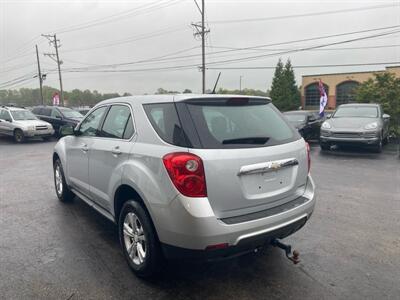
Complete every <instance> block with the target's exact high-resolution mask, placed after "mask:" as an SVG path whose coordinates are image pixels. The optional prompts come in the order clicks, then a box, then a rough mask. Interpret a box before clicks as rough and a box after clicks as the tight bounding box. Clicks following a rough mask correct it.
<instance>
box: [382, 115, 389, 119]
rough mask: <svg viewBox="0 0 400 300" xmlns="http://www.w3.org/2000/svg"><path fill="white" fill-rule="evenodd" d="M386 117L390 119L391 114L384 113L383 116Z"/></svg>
mask: <svg viewBox="0 0 400 300" xmlns="http://www.w3.org/2000/svg"><path fill="white" fill-rule="evenodd" d="M382 117H383V118H384V119H390V115H388V114H383V116H382Z"/></svg>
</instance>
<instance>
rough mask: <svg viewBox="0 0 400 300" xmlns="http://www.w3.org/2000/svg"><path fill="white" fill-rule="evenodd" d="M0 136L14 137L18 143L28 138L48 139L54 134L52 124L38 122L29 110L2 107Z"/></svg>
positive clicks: (0, 109) (0, 110)
mask: <svg viewBox="0 0 400 300" xmlns="http://www.w3.org/2000/svg"><path fill="white" fill-rule="evenodd" d="M0 134H3V135H9V136H13V137H14V140H15V141H16V142H17V143H22V142H23V141H24V140H25V139H26V138H30V137H41V138H44V139H46V138H48V137H51V136H52V135H53V134H54V129H53V127H52V126H51V124H49V123H47V122H44V121H41V120H38V118H36V116H35V115H34V114H32V113H31V112H30V111H29V110H27V109H24V108H18V107H7V106H2V107H0Z"/></svg>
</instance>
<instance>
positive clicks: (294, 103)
mask: <svg viewBox="0 0 400 300" xmlns="http://www.w3.org/2000/svg"><path fill="white" fill-rule="evenodd" d="M283 76H284V78H285V84H286V87H287V89H288V92H289V97H288V99H287V102H286V105H287V109H286V110H294V109H298V107H299V106H300V104H301V102H300V99H301V95H300V90H299V88H298V86H297V84H296V78H295V76H294V71H293V67H292V63H291V62H290V59H288V60H287V62H286V64H285V69H284V70H283Z"/></svg>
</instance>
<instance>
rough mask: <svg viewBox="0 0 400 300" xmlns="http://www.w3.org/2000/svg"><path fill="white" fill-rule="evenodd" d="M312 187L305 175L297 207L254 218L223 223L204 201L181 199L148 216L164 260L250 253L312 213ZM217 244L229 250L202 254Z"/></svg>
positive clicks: (290, 230) (207, 202) (285, 234)
mask: <svg viewBox="0 0 400 300" xmlns="http://www.w3.org/2000/svg"><path fill="white" fill-rule="evenodd" d="M314 188H315V187H314V182H313V180H312V178H311V177H310V176H309V179H308V182H307V186H306V188H305V192H304V194H303V195H302V198H304V199H305V200H304V201H303V202H302V203H301V204H296V205H295V206H292V207H287V208H285V209H283V210H281V211H276V212H274V214H267V215H265V216H264V217H263V216H261V217H260V216H258V218H256V219H254V218H252V219H249V220H246V219H242V220H241V219H238V220H237V221H238V222H236V220H235V222H233V223H232V222H227V221H226V220H225V222H224V221H223V220H222V219H218V218H217V217H216V216H215V215H214V213H213V211H212V209H211V206H210V204H209V201H208V199H207V198H196V199H194V198H186V197H182V196H178V197H177V198H176V199H175V200H174V201H173V202H172V203H171V205H170V206H169V207H168V209H165V208H164V209H161V208H160V209H157V208H153V209H152V217H153V221H154V223H155V226H156V230H157V233H158V237H159V239H160V242H161V243H162V244H163V245H164V247H163V248H164V252H165V255H166V256H167V257H172V258H174V257H177V256H179V255H183V257H187V256H189V257H191V256H193V254H194V256H197V255H200V256H203V255H204V256H205V257H206V258H207V257H209V256H211V257H214V256H220V254H221V253H222V256H230V255H234V254H235V253H240V252H246V251H248V250H250V251H251V250H253V249H254V248H256V247H258V246H262V245H263V244H265V243H268V242H269V241H270V240H271V239H273V238H283V237H286V236H288V235H290V234H292V233H293V232H295V231H297V230H298V229H300V228H301V227H302V226H303V225H304V224H305V223H306V221H307V220H308V219H309V218H310V216H311V214H312V212H313V210H314V206H315V201H316V197H315V193H314ZM218 244H228V245H229V247H228V248H227V249H221V250H207V251H205V249H206V248H207V247H209V246H213V245H218ZM182 248H183V249H182ZM199 251H200V252H199ZM203 252H205V253H203ZM185 253H186V254H185ZM196 253H197V254H196ZM199 253H202V254H199Z"/></svg>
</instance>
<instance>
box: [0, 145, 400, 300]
mask: <svg viewBox="0 0 400 300" xmlns="http://www.w3.org/2000/svg"><path fill="white" fill-rule="evenodd" d="M54 144H55V141H51V142H41V141H30V142H28V143H25V144H21V145H16V144H14V143H13V141H12V140H10V139H6V138H0V299H27V298H35V299H399V298H400V284H399V278H400V235H399V228H400V159H398V158H397V155H396V150H395V147H394V146H393V145H389V146H387V147H385V148H384V152H383V153H382V154H373V153H370V152H368V151H361V150H359V149H346V150H344V151H343V150H336V151H333V152H331V153H326V154H325V153H321V152H320V149H319V147H318V145H313V146H312V167H311V168H312V175H313V177H314V180H315V182H316V185H317V193H318V203H317V207H316V210H315V212H314V215H313V217H312V219H311V220H310V222H309V223H308V224H307V225H306V226H305V227H304V228H303V229H302V230H301V231H299V232H298V233H296V234H295V235H294V236H291V237H289V238H287V239H286V242H289V243H291V244H292V245H293V246H294V248H295V249H298V250H299V251H300V253H301V255H300V258H301V263H300V264H299V265H296V266H295V265H293V264H292V263H291V262H290V261H289V260H287V259H286V258H285V256H284V255H283V252H282V251H281V250H278V249H275V248H268V249H265V250H264V251H261V252H259V253H257V254H251V255H246V256H243V257H240V258H236V259H233V260H229V261H223V262H218V263H212V264H188V263H181V262H175V263H173V264H169V266H168V267H167V268H166V270H164V272H163V275H162V276H161V278H160V279H159V280H158V281H156V282H146V281H142V280H140V279H138V278H136V277H135V276H134V275H133V273H131V272H130V270H129V269H128V266H127V265H126V263H125V261H124V258H123V255H122V252H121V251H120V248H119V243H118V237H117V230H116V227H115V226H114V225H113V224H112V223H110V222H109V221H107V220H106V219H105V218H103V217H102V216H100V215H98V214H97V213H96V212H94V211H93V210H92V209H90V208H89V207H88V206H87V205H86V204H84V203H83V202H82V201H80V200H79V199H76V200H75V201H74V203H72V204H62V203H60V202H59V201H58V200H57V197H56V194H55V192H54V187H53V173H52V164H51V156H52V149H53V147H54Z"/></svg>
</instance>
